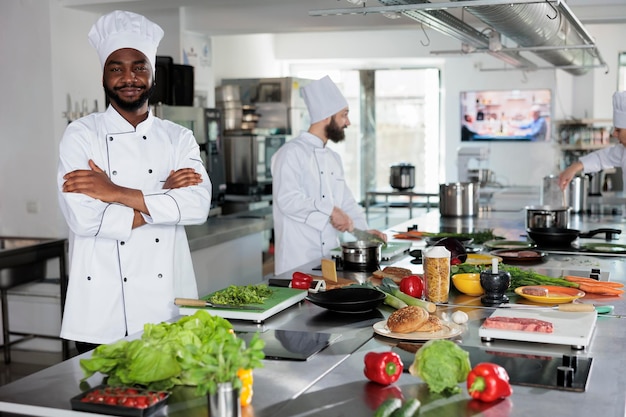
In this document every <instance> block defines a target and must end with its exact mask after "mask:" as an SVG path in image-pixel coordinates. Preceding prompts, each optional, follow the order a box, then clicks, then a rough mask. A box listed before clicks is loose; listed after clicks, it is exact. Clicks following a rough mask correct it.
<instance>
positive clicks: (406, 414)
mask: <svg viewBox="0 0 626 417" xmlns="http://www.w3.org/2000/svg"><path fill="white" fill-rule="evenodd" d="M420 405H422V403H420V401H419V400H418V399H417V398H411V399H410V400H408V401H406V402H405V403H404V404H403V405H402V407H400V408H398V409H397V410H396V411H394V412H393V413H391V417H413V416H414V415H415V413H417V410H419V408H420Z"/></svg>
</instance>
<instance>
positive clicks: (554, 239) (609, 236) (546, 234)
mask: <svg viewBox="0 0 626 417" xmlns="http://www.w3.org/2000/svg"><path fill="white" fill-rule="evenodd" d="M526 233H527V234H528V237H530V238H531V239H532V240H533V241H534V242H535V243H537V245H539V246H540V247H568V246H570V245H571V244H572V242H574V241H575V240H576V239H577V238H579V237H582V238H588V237H594V236H596V235H599V234H601V233H604V235H605V239H606V240H613V239H616V238H617V235H619V234H620V233H622V231H621V230H619V229H611V228H601V229H594V230H590V231H589V232H585V233H583V232H581V231H580V230H576V229H567V228H561V227H530V228H528V229H527V230H526Z"/></svg>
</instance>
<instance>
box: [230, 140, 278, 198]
mask: <svg viewBox="0 0 626 417" xmlns="http://www.w3.org/2000/svg"><path fill="white" fill-rule="evenodd" d="M283 143H285V136H284V135H268V136H263V135H252V134H238V135H228V136H225V137H224V154H225V159H226V190H227V193H228V194H234V195H271V194H272V171H271V165H270V164H271V160H272V156H273V155H274V153H275V152H276V151H277V150H278V148H280V146H282V144H283Z"/></svg>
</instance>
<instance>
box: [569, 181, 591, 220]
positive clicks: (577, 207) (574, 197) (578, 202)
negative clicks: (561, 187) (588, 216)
mask: <svg viewBox="0 0 626 417" xmlns="http://www.w3.org/2000/svg"><path fill="white" fill-rule="evenodd" d="M588 189H589V178H588V177H587V176H586V175H585V176H582V177H574V178H573V179H572V181H571V182H570V183H569V205H570V207H571V208H572V213H582V212H584V211H585V210H587V194H588V193H589V191H588Z"/></svg>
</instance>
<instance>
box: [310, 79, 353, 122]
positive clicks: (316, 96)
mask: <svg viewBox="0 0 626 417" xmlns="http://www.w3.org/2000/svg"><path fill="white" fill-rule="evenodd" d="M302 97H303V98H304V102H305V103H306V107H307V109H309V116H310V118H311V124H313V123H317V122H319V121H320V120H324V119H325V118H327V117H330V116H332V115H333V114H335V113H339V111H341V110H343V109H345V108H346V107H348V100H346V98H345V97H344V96H343V94H341V91H339V88H337V86H336V85H335V83H334V82H333V81H332V80H331V79H330V77H329V76H328V75H327V76H325V77H324V78H322V79H319V80H317V81H313V82H312V83H310V84H307V85H305V86H304V87H302Z"/></svg>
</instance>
